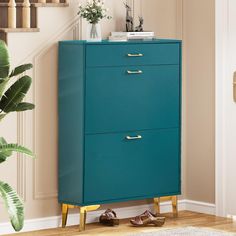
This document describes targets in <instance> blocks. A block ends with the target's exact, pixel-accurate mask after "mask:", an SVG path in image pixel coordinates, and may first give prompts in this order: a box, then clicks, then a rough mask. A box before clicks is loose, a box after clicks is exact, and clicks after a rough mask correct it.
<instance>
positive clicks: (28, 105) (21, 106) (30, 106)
mask: <svg viewBox="0 0 236 236" xmlns="http://www.w3.org/2000/svg"><path fill="white" fill-rule="evenodd" d="M34 108H35V105H34V104H32V103H28V102H21V103H19V104H18V105H17V107H16V109H15V110H14V111H17V112H20V111H28V110H33V109H34Z"/></svg>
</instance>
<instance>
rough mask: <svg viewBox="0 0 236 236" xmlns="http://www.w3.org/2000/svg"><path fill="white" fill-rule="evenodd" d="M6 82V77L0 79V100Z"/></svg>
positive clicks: (7, 79)
mask: <svg viewBox="0 0 236 236" xmlns="http://www.w3.org/2000/svg"><path fill="white" fill-rule="evenodd" d="M8 81H9V78H8V77H7V78H5V79H0V99H1V98H2V95H3V93H4V90H5V88H6V85H7V83H8Z"/></svg>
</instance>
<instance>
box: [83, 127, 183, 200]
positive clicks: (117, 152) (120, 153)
mask: <svg viewBox="0 0 236 236" xmlns="http://www.w3.org/2000/svg"><path fill="white" fill-rule="evenodd" d="M179 144H180V139H179V129H163V130H152V131H137V132H124V133H115V134H99V135H86V137H85V175H84V204H92V203H103V202H113V201H123V200H129V199H141V198H149V197H150V198H151V197H155V196H162V195H171V194H179V193H180V161H179V158H180V156H179V152H180V150H179Z"/></svg>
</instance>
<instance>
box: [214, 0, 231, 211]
mask: <svg viewBox="0 0 236 236" xmlns="http://www.w3.org/2000/svg"><path fill="white" fill-rule="evenodd" d="M228 23H229V0H215V78H216V79H215V201H216V202H215V203H216V215H218V216H227V212H226V162H225V160H226V152H225V120H226V117H225V115H224V114H225V112H224V111H225V81H226V80H225V78H228V73H229V70H228V63H227V60H228V34H229V31H228V30H229V29H228Z"/></svg>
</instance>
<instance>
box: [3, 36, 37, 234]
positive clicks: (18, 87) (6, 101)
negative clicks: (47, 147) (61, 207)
mask: <svg viewBox="0 0 236 236" xmlns="http://www.w3.org/2000/svg"><path fill="white" fill-rule="evenodd" d="M31 68H32V64H24V65H21V66H18V67H16V68H15V69H13V70H11V68H10V60H9V54H8V49H7V46H6V44H5V42H4V41H2V40H0V122H1V121H2V120H3V119H4V118H5V117H6V116H7V114H9V113H11V112H21V111H26V110H32V109H34V105H33V104H31V103H27V102H22V101H23V99H24V97H25V95H26V94H27V92H28V90H29V88H30V86H31V83H32V79H31V78H30V77H29V76H27V75H22V73H25V71H27V70H29V69H31ZM13 79H15V82H14V83H13V84H12V83H11V84H12V85H11V86H9V85H8V83H9V82H10V81H11V82H12V80H13ZM13 152H19V153H24V154H26V155H28V156H31V157H34V154H33V153H32V151H30V150H29V149H27V148H25V147H23V146H21V145H18V144H13V143H7V141H6V140H5V139H4V138H3V137H0V164H1V163H3V162H5V161H6V160H7V159H8V158H9V157H10V156H11V155H12V153H13ZM0 198H2V200H3V202H4V205H5V207H6V208H7V210H8V213H9V216H10V220H11V224H12V226H13V228H14V229H15V231H20V230H21V229H22V228H23V224H24V206H23V202H22V200H21V198H20V197H19V196H18V195H17V193H16V191H15V190H14V189H13V188H12V187H11V186H10V185H9V184H8V183H5V182H3V181H1V180H0Z"/></svg>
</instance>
